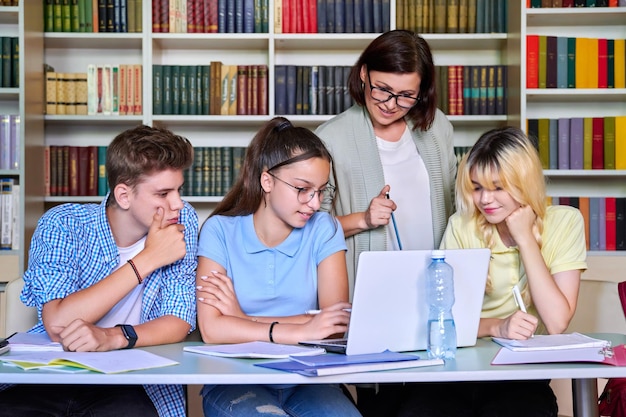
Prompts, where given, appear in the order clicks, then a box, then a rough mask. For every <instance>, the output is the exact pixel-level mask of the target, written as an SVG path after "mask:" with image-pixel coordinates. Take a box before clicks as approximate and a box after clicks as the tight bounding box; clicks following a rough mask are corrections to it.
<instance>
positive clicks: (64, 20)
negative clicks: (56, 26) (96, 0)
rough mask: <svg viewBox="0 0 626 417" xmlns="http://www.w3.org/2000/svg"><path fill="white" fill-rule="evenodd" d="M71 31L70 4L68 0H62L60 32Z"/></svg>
mask: <svg viewBox="0 0 626 417" xmlns="http://www.w3.org/2000/svg"><path fill="white" fill-rule="evenodd" d="M72 1H73V0H72ZM71 31H72V6H71V3H70V0H62V2H61V32H71Z"/></svg>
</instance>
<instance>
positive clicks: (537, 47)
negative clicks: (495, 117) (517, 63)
mask: <svg viewBox="0 0 626 417" xmlns="http://www.w3.org/2000/svg"><path fill="white" fill-rule="evenodd" d="M526 87H527V88H624V87H626V41H625V40H624V39H604V38H600V39H595V38H573V37H563V36H543V35H527V37H526Z"/></svg>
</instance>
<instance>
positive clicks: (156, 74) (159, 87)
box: [152, 65, 163, 114]
mask: <svg viewBox="0 0 626 417" xmlns="http://www.w3.org/2000/svg"><path fill="white" fill-rule="evenodd" d="M152 114H163V66H162V65H153V66H152Z"/></svg>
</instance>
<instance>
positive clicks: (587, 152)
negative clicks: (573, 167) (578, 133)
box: [583, 117, 593, 169]
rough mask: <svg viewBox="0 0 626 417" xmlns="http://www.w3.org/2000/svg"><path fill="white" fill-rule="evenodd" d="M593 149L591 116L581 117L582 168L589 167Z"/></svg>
mask: <svg viewBox="0 0 626 417" xmlns="http://www.w3.org/2000/svg"><path fill="white" fill-rule="evenodd" d="M592 149H593V118H592V117H584V118H583V169H591V155H592V151H591V150H592Z"/></svg>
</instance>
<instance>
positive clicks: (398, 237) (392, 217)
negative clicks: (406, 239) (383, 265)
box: [385, 193, 402, 250]
mask: <svg viewBox="0 0 626 417" xmlns="http://www.w3.org/2000/svg"><path fill="white" fill-rule="evenodd" d="M385 197H387V200H388V199H389V193H386V194H385ZM391 223H392V224H393V231H394V233H395V234H396V240H397V241H398V249H400V250H402V242H401V241H400V234H399V233H398V225H397V224H396V216H395V215H394V214H393V211H392V212H391Z"/></svg>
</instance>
